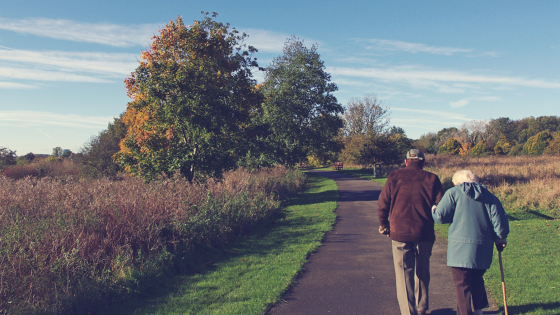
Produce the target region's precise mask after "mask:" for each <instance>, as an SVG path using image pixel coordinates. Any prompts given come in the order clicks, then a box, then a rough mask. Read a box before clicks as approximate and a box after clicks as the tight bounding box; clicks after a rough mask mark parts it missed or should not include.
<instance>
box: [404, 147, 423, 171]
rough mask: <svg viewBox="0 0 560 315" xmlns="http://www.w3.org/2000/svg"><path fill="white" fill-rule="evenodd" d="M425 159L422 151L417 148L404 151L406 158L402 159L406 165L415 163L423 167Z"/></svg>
mask: <svg viewBox="0 0 560 315" xmlns="http://www.w3.org/2000/svg"><path fill="white" fill-rule="evenodd" d="M425 161H426V160H425V159H424V153H422V151H420V150H418V149H410V150H408V152H406V160H405V161H404V162H405V164H406V166H409V165H417V166H418V167H420V168H423V167H424V163H425Z"/></svg>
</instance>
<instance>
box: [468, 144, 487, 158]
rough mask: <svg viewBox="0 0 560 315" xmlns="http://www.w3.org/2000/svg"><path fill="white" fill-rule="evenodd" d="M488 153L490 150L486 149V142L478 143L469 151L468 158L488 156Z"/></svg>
mask: <svg viewBox="0 0 560 315" xmlns="http://www.w3.org/2000/svg"><path fill="white" fill-rule="evenodd" d="M489 152H490V149H489V148H488V145H487V144H486V141H480V142H479V143H477V144H476V145H475V146H474V147H473V148H472V149H471V151H470V153H469V155H470V156H484V155H488V153H489Z"/></svg>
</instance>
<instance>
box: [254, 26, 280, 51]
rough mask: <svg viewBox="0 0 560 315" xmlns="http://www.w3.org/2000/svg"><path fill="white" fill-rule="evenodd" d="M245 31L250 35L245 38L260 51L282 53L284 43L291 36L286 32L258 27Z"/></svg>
mask: <svg viewBox="0 0 560 315" xmlns="http://www.w3.org/2000/svg"><path fill="white" fill-rule="evenodd" d="M245 33H247V34H248V35H249V37H247V39H245V42H246V43H247V44H249V45H251V46H254V47H255V48H257V49H258V50H259V52H268V53H281V52H282V48H284V43H285V42H286V40H287V39H288V37H289V36H287V35H284V34H280V33H276V32H271V31H266V30H258V29H247V30H246V31H245Z"/></svg>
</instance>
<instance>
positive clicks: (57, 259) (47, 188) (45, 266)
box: [0, 167, 304, 314]
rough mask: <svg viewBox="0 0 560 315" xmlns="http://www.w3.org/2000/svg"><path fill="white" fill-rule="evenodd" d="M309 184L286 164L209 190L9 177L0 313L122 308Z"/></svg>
mask: <svg viewBox="0 0 560 315" xmlns="http://www.w3.org/2000/svg"><path fill="white" fill-rule="evenodd" d="M303 185H304V175H303V174H302V173H301V172H298V171H294V170H291V169H287V168H284V167H275V168H270V169H263V170H260V171H255V172H248V171H245V170H243V169H238V170H235V171H231V172H228V173H226V174H225V175H224V178H223V179H222V180H216V179H209V180H207V181H206V182H205V183H202V184H190V183H189V182H188V181H186V180H185V179H184V178H182V177H179V176H177V177H175V178H168V179H162V180H159V181H154V182H152V183H149V184H146V183H144V182H143V181H142V180H139V179H136V178H131V177H127V178H124V179H122V180H118V181H112V180H109V179H99V180H88V181H84V180H77V179H75V177H66V178H59V179H56V180H54V179H52V178H42V179H37V178H31V177H26V178H24V179H20V180H13V179H10V178H7V177H0V310H2V311H9V312H10V313H14V314H17V313H25V314H29V313H34V312H35V313H47V314H48V313H75V314H87V313H90V312H92V311H94V310H95V309H97V307H98V306H100V305H103V304H107V303H111V302H118V299H120V298H122V296H124V295H126V294H128V293H134V292H135V291H136V290H137V289H138V288H139V287H141V286H142V285H145V284H144V283H142V282H143V281H144V280H145V279H149V278H150V277H158V276H161V275H163V274H165V273H166V272H170V270H173V269H174V268H175V269H181V268H186V267H185V266H181V261H182V260H183V259H184V258H185V257H184V256H185V255H189V253H190V254H192V250H191V249H192V248H194V247H195V246H199V245H214V246H215V245H218V244H220V243H223V242H227V241H229V240H230V239H231V238H232V236H233V235H236V234H238V233H242V232H243V231H246V230H248V229H250V228H251V227H252V226H254V225H255V224H256V223H258V222H259V221H261V220H263V219H264V218H266V217H267V216H269V215H270V214H271V213H272V212H273V211H274V210H276V209H277V208H278V206H279V202H280V198H282V197H285V196H286V195H287V194H288V193H290V192H294V191H297V190H299V189H301V188H302V187H303Z"/></svg>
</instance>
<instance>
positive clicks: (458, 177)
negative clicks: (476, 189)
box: [451, 170, 478, 186]
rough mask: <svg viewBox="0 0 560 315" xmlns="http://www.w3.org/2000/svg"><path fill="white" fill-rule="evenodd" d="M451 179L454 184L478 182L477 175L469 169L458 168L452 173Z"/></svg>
mask: <svg viewBox="0 0 560 315" xmlns="http://www.w3.org/2000/svg"><path fill="white" fill-rule="evenodd" d="M451 181H452V182H453V185H455V186H457V185H459V184H462V183H478V177H476V175H474V173H473V172H471V171H469V170H460V171H457V172H455V174H453V178H452V179H451Z"/></svg>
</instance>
